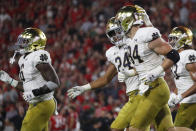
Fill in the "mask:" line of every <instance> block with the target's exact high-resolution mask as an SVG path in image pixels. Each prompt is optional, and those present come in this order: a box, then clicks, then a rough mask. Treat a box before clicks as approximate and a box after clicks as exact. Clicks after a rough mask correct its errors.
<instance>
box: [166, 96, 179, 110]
mask: <svg viewBox="0 0 196 131" xmlns="http://www.w3.org/2000/svg"><path fill="white" fill-rule="evenodd" d="M176 97H177V95H176V94H175V93H171V94H170V97H169V101H168V105H169V107H172V108H173V107H175V106H176V104H175V102H174V100H175V98H176Z"/></svg>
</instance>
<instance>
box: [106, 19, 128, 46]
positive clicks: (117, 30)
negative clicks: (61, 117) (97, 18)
mask: <svg viewBox="0 0 196 131" xmlns="http://www.w3.org/2000/svg"><path fill="white" fill-rule="evenodd" d="M106 35H107V37H108V39H110V41H111V42H112V44H114V45H115V46H122V45H123V43H124V42H123V38H124V36H125V34H124V32H123V30H122V28H121V27H120V26H119V25H118V24H117V23H116V22H115V18H114V17H112V18H111V19H110V20H109V21H108V23H107V26H106Z"/></svg>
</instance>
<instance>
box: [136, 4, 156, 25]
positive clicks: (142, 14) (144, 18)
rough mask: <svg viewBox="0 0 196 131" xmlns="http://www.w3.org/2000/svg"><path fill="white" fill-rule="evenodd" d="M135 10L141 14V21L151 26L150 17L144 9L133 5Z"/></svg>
mask: <svg viewBox="0 0 196 131" xmlns="http://www.w3.org/2000/svg"><path fill="white" fill-rule="evenodd" d="M135 7H136V9H137V12H138V13H139V14H140V15H141V16H142V18H143V21H144V23H145V25H146V26H153V25H152V23H151V21H150V18H149V16H148V14H147V13H146V11H145V10H144V8H142V7H141V6H138V5H135Z"/></svg>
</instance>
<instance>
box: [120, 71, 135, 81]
mask: <svg viewBox="0 0 196 131" xmlns="http://www.w3.org/2000/svg"><path fill="white" fill-rule="evenodd" d="M135 75H137V72H136V70H135V69H130V70H125V71H123V72H118V81H119V82H124V81H125V80H126V79H128V78H129V77H132V76H135Z"/></svg>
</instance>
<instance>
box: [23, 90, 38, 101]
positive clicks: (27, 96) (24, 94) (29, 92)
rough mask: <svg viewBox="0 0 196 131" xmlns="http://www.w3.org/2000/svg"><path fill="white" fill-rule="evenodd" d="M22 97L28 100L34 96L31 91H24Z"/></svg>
mask: <svg viewBox="0 0 196 131" xmlns="http://www.w3.org/2000/svg"><path fill="white" fill-rule="evenodd" d="M23 98H24V100H25V101H26V102H30V101H31V100H32V99H33V98H35V95H34V94H33V92H32V91H28V92H24V93H23Z"/></svg>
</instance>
